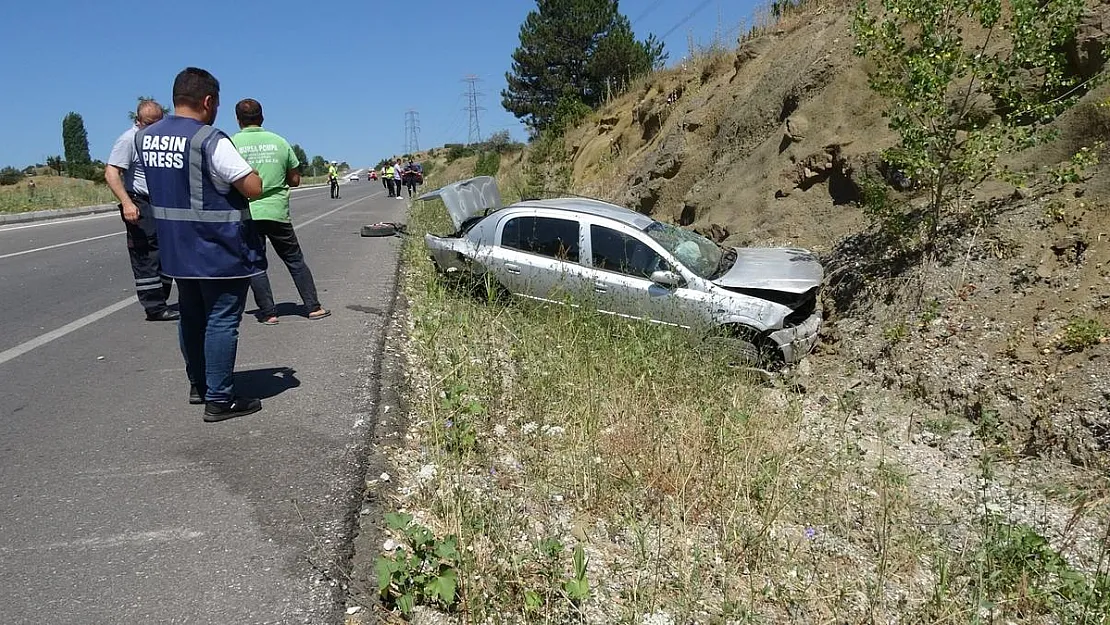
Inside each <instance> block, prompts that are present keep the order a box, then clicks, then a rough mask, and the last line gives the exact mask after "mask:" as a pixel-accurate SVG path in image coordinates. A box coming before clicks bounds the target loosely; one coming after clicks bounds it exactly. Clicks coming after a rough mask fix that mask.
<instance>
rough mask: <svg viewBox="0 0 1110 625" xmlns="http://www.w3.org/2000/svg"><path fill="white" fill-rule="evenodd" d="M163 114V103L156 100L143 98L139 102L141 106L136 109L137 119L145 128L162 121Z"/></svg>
mask: <svg viewBox="0 0 1110 625" xmlns="http://www.w3.org/2000/svg"><path fill="white" fill-rule="evenodd" d="M162 114H163V113H162V105H161V104H158V102H156V101H154V100H143V101H142V102H139V108H137V109H135V115H136V119H137V121H138V123H139V126H141V127H143V128H146V127H147V126H149V125H151V124H153V123H155V122H158V121H161V120H162Z"/></svg>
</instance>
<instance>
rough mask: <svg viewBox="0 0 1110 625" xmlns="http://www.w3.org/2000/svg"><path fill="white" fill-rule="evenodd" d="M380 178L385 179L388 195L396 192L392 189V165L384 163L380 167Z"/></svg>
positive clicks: (391, 195) (393, 194) (390, 195)
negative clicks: (383, 165)
mask: <svg viewBox="0 0 1110 625" xmlns="http://www.w3.org/2000/svg"><path fill="white" fill-rule="evenodd" d="M382 180H383V181H385V188H386V192H387V193H389V197H393V196H395V195H397V192H396V191H395V190H394V189H393V165H391V164H389V163H386V165H385V167H382Z"/></svg>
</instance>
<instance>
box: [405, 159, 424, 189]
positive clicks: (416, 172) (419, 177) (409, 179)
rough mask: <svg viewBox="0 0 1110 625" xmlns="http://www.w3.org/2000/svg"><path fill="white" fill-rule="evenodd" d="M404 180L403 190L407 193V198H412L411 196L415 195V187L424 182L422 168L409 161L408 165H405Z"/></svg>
mask: <svg viewBox="0 0 1110 625" xmlns="http://www.w3.org/2000/svg"><path fill="white" fill-rule="evenodd" d="M404 179H405V188H406V189H408V191H409V198H412V196H413V195H414V194H415V193H416V185H418V184H420V183H422V182H423V181H424V171H423V168H421V167H420V165H418V164H416V163H414V162H413V161H412V159H409V164H408V165H405V173H404Z"/></svg>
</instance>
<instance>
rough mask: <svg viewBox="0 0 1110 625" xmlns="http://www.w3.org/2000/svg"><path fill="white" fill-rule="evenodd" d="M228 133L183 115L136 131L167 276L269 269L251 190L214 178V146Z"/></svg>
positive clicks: (242, 275) (212, 275)
mask: <svg viewBox="0 0 1110 625" xmlns="http://www.w3.org/2000/svg"><path fill="white" fill-rule="evenodd" d="M226 137H227V135H225V134H224V133H223V132H221V131H219V130H217V129H215V128H213V127H212V126H206V125H204V124H202V123H200V122H198V121H196V120H194V119H189V118H187V117H178V116H176V115H169V116H167V117H166V118H165V119H163V120H162V121H160V122H158V123H156V124H153V125H151V126H148V127H146V128H144V129H142V130H140V131H139V132H138V133H136V134H135V149H136V151H137V152H138V154H139V158H141V159H142V161H143V169H144V171H145V172H146V185H147V189H148V191H149V193H150V206H151V210H152V213H153V215H154V218H155V223H157V225H158V247H159V257H160V260H161V264H162V273H163V274H164V275H166V276H169V277H171V278H201V279H212V278H248V277H250V276H254V275H258V274H260V273H262V272H264V271H265V270H266V251H265V248H264V245H263V242H262V238H261V237H260V236H259V235H258V231H257V230H256V229H255V226H254V222H253V221H251V212H250V204H249V203H248V201H247V198H245V197H243V195H242V194H241V193H239V191H238V190H237V189H235V187H230V188H229V189H228V191H227V193H220V191H219V190H218V189H216V186H215V185H214V184H213V183H212V178H211V175H210V168H209V162H210V161H211V158H212V152H213V151H214V150H215V149H216V142H217V141H219V140H220V139H221V138H226Z"/></svg>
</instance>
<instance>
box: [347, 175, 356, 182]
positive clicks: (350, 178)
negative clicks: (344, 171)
mask: <svg viewBox="0 0 1110 625" xmlns="http://www.w3.org/2000/svg"><path fill="white" fill-rule="evenodd" d="M347 180H350V181H351V182H358V174H351V175H350V176H347Z"/></svg>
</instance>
